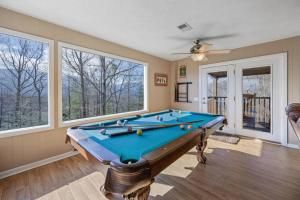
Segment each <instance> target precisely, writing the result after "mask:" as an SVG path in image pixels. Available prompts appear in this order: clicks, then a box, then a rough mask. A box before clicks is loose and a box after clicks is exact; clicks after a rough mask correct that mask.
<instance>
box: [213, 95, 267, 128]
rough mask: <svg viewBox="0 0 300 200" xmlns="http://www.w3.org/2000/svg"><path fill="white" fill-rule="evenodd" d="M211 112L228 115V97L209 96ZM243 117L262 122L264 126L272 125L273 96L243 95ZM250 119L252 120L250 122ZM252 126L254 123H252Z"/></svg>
mask: <svg viewBox="0 0 300 200" xmlns="http://www.w3.org/2000/svg"><path fill="white" fill-rule="evenodd" d="M208 109H209V112H212V113H215V114H220V115H226V114H227V111H226V110H227V97H223V96H209V97H208ZM243 117H244V123H248V122H246V121H245V120H247V119H248V120H249V124H253V123H254V124H255V123H261V124H264V125H263V126H266V127H268V126H270V123H271V98H270V97H243ZM250 121H252V122H251V123H250ZM250 126H252V125H250Z"/></svg>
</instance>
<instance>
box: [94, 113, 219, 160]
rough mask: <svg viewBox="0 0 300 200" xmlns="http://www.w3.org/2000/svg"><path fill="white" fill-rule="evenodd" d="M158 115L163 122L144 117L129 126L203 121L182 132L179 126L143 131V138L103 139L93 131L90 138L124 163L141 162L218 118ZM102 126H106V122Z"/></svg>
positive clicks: (131, 122) (130, 136)
mask: <svg viewBox="0 0 300 200" xmlns="http://www.w3.org/2000/svg"><path fill="white" fill-rule="evenodd" d="M170 113H172V115H173V116H170ZM158 115H159V116H160V117H162V118H163V121H160V120H158V119H157V118H156V116H157V114H156V115H144V116H143V117H141V118H134V120H128V124H129V125H130V124H170V123H180V122H189V121H195V120H203V121H201V122H197V123H194V124H193V127H192V129H185V130H181V129H180V128H179V126H174V127H168V128H161V129H154V130H148V131H143V134H142V135H141V136H138V135H137V134H135V133H133V134H126V135H120V136H114V137H106V138H103V137H100V136H101V135H100V134H99V131H97V130H93V134H91V136H90V138H91V139H92V140H94V141H96V142H98V143H99V144H101V145H102V146H103V147H105V148H107V149H109V150H110V151H112V152H113V153H115V154H117V155H118V156H120V158H121V160H123V161H125V160H128V159H135V160H139V159H140V157H141V156H142V155H144V154H146V153H149V152H151V151H153V150H155V149H157V148H159V147H161V146H164V145H166V144H168V143H170V142H171V141H173V140H175V139H177V138H179V137H181V136H183V135H185V134H187V133H189V132H190V131H192V130H194V129H196V128H198V127H201V126H203V125H204V124H206V123H208V122H209V121H211V120H213V119H215V118H216V117H217V116H216V115H209V114H200V113H193V112H182V113H181V114H179V113H176V112H164V113H162V114H158ZM176 118H178V119H179V121H176ZM102 124H103V125H105V122H104V123H102ZM99 135H100V136H99Z"/></svg>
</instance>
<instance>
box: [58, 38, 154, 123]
mask: <svg viewBox="0 0 300 200" xmlns="http://www.w3.org/2000/svg"><path fill="white" fill-rule="evenodd" d="M63 47H65V48H70V49H76V50H80V51H84V52H87V53H92V54H96V55H102V56H105V57H109V58H115V59H119V60H125V61H129V62H133V63H137V64H141V65H144V109H143V110H138V111H130V112H123V113H116V114H109V115H103V116H95V117H87V118H82V119H75V120H68V121H63V118H62V109H63V106H62V104H63V103H62V55H61V50H62V48H63ZM57 58H58V76H57V77H58V125H59V127H69V126H73V125H79V124H84V123H93V122H97V121H103V120H109V119H114V118H118V117H126V116H132V115H137V114H143V113H146V112H148V111H149V93H148V91H149V80H150V79H149V67H148V64H147V63H145V62H142V61H139V60H134V59H131V58H126V57H121V56H116V55H113V54H109V53H105V52H102V51H98V50H94V49H89V48H85V47H80V46H77V45H73V44H69V43H64V42H58V56H57Z"/></svg>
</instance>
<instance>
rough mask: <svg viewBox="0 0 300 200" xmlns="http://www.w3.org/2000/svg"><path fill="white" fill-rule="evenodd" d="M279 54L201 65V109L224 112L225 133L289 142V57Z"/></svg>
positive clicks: (217, 112)
mask: <svg viewBox="0 0 300 200" xmlns="http://www.w3.org/2000/svg"><path fill="white" fill-rule="evenodd" d="M279 55H280V56H275V55H274V56H264V57H258V58H252V59H245V60H238V61H232V62H227V63H224V64H222V63H220V64H216V65H207V66H200V73H201V74H200V79H201V80H200V95H201V97H200V110H201V111H202V112H207V113H213V114H221V115H224V116H225V117H226V119H227V121H228V125H227V126H226V127H225V128H224V130H223V132H225V133H236V134H239V135H244V136H250V137H255V138H261V139H266V140H270V141H276V142H281V143H284V144H285V143H286V140H287V139H286V138H285V137H286V135H287V125H286V118H285V114H284V107H285V105H286V101H287V100H286V99H287V93H286V85H287V83H286V70H285V69H284V68H285V67H286V65H284V61H285V62H286V56H282V55H281V54H279ZM285 55H286V54H285ZM284 58H285V59H284Z"/></svg>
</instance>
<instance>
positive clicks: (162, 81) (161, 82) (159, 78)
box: [154, 73, 168, 86]
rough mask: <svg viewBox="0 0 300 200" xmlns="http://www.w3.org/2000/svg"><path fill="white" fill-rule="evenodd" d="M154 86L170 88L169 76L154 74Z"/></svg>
mask: <svg viewBox="0 0 300 200" xmlns="http://www.w3.org/2000/svg"><path fill="white" fill-rule="evenodd" d="M154 85H155V86H168V75H167V74H160V73H155V74H154Z"/></svg>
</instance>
